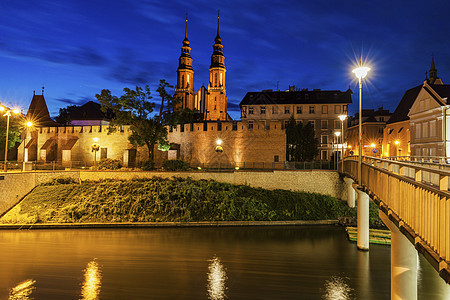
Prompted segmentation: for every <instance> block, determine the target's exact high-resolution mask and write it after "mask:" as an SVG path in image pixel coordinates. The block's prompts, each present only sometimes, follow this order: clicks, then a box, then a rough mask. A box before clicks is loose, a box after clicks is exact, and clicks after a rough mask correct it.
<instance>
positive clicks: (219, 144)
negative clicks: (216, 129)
mask: <svg viewBox="0 0 450 300" xmlns="http://www.w3.org/2000/svg"><path fill="white" fill-rule="evenodd" d="M222 143H223V141H222V140H221V139H217V140H216V152H217V153H218V155H219V172H220V153H222V152H223V147H222Z"/></svg>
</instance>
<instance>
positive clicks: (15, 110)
mask: <svg viewBox="0 0 450 300" xmlns="http://www.w3.org/2000/svg"><path fill="white" fill-rule="evenodd" d="M12 112H13V113H14V114H16V115H18V114H20V110H18V109H13V111H12Z"/></svg>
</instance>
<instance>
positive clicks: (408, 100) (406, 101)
mask: <svg viewBox="0 0 450 300" xmlns="http://www.w3.org/2000/svg"><path fill="white" fill-rule="evenodd" d="M421 89H422V85H418V86H416V87H413V88H412V89H409V90H407V91H406V92H405V94H404V95H403V97H402V99H401V100H400V102H399V103H398V105H397V108H396V109H395V110H394V113H393V114H392V116H391V117H390V118H389V120H388V121H387V122H386V124H391V123H396V122H401V121H406V120H409V117H408V113H409V110H410V109H411V106H412V105H413V104H414V101H415V100H416V98H417V96H418V95H419V92H420V90H421Z"/></svg>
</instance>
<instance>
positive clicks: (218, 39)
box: [214, 11, 222, 44]
mask: <svg viewBox="0 0 450 300" xmlns="http://www.w3.org/2000/svg"><path fill="white" fill-rule="evenodd" d="M214 42H215V43H216V44H222V39H221V38H220V34H219V11H217V35H216V38H215V39H214Z"/></svg>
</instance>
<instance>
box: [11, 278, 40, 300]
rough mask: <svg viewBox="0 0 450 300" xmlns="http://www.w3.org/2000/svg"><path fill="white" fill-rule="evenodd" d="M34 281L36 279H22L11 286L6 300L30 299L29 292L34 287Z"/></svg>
mask: <svg viewBox="0 0 450 300" xmlns="http://www.w3.org/2000/svg"><path fill="white" fill-rule="evenodd" d="M35 283H36V280H33V279H27V280H25V281H22V282H21V283H19V284H18V285H16V286H15V287H13V288H12V289H11V290H10V291H9V298H8V300H28V299H32V298H30V295H31V293H32V292H33V290H34V289H35V288H36V287H35V286H34V284H35Z"/></svg>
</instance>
